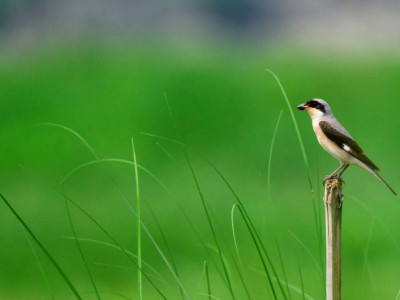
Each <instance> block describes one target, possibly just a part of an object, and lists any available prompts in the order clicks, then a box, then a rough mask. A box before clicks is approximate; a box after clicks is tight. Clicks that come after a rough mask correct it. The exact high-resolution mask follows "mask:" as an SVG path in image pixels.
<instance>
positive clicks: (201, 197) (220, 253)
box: [185, 152, 235, 299]
mask: <svg viewBox="0 0 400 300" xmlns="http://www.w3.org/2000/svg"><path fill="white" fill-rule="evenodd" d="M185 157H186V161H187V163H188V165H189V168H190V171H191V173H192V177H193V180H194V182H195V185H196V189H197V192H198V194H199V196H200V200H201V203H202V205H203V209H204V212H205V213H206V216H207V221H208V225H209V226H210V229H211V233H212V236H213V239H214V242H215V245H216V247H217V249H218V254H219V257H220V260H221V264H222V268H223V271H224V274H225V279H226V282H227V284H228V287H229V292H230V294H231V296H232V299H235V294H234V292H233V287H232V284H231V280H230V278H229V274H228V269H227V266H226V265H225V262H224V258H223V254H222V250H221V248H220V246H219V242H218V239H217V235H216V234H215V230H214V226H213V224H212V222H211V217H210V213H209V211H208V208H207V204H206V202H205V199H204V196H203V193H202V192H201V189H200V185H199V182H198V181H197V177H196V174H195V173H194V169H193V166H192V163H191V162H190V159H189V156H188V154H187V153H186V152H185Z"/></svg>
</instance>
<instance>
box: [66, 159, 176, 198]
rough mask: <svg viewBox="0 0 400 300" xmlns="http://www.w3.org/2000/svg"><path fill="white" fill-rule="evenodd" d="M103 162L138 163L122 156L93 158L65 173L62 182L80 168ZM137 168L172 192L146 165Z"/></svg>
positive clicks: (133, 164)
mask: <svg viewBox="0 0 400 300" xmlns="http://www.w3.org/2000/svg"><path fill="white" fill-rule="evenodd" d="M103 162H117V163H122V164H127V165H131V166H133V167H135V166H136V164H135V163H134V162H133V161H130V160H126V159H120V158H104V159H98V160H93V161H89V162H86V163H84V164H81V165H79V166H77V167H76V168H75V169H73V170H72V171H70V172H68V173H67V175H65V176H64V178H63V179H62V180H61V183H64V182H65V181H67V180H68V179H69V178H70V177H71V176H72V175H73V174H74V173H76V172H77V171H79V170H80V169H83V168H85V167H88V166H91V165H95V164H99V163H103ZM137 168H138V169H141V170H143V171H144V172H145V173H146V174H148V175H149V176H150V177H151V178H153V179H154V180H155V181H156V182H157V183H158V184H159V185H160V186H161V187H162V188H163V189H164V190H165V191H167V192H168V193H169V194H171V192H170V191H169V190H168V188H167V187H166V185H165V184H163V183H162V182H161V181H160V180H159V179H158V178H157V177H156V176H155V175H154V174H153V173H152V172H150V171H149V170H148V169H146V168H145V167H143V166H141V165H137Z"/></svg>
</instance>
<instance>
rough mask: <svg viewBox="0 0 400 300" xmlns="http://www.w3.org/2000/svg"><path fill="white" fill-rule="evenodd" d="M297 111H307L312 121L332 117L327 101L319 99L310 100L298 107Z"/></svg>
mask: <svg viewBox="0 0 400 300" xmlns="http://www.w3.org/2000/svg"><path fill="white" fill-rule="evenodd" d="M297 109H299V110H305V111H307V112H308V114H309V115H310V117H311V118H312V119H314V118H319V117H322V116H330V115H332V111H331V108H330V106H329V104H328V103H327V102H326V101H325V100H322V99H317V98H314V99H310V100H308V101H307V102H305V103H303V104H300V105H299V106H297Z"/></svg>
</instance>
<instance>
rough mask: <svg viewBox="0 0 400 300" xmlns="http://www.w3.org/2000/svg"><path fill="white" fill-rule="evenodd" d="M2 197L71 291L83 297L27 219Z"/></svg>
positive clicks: (78, 296) (1, 195)
mask: <svg viewBox="0 0 400 300" xmlns="http://www.w3.org/2000/svg"><path fill="white" fill-rule="evenodd" d="M0 197H1V199H2V200H3V202H4V203H5V204H6V205H7V207H8V208H9V209H10V210H11V212H12V213H13V214H14V216H15V217H16V218H17V220H18V221H19V222H20V223H21V225H22V226H23V227H24V228H25V229H26V231H27V232H28V233H29V235H30V236H31V237H32V238H33V240H34V241H35V242H36V244H37V245H38V246H39V247H40V249H41V250H42V251H43V253H44V254H45V255H46V256H47V258H48V259H49V260H50V261H51V263H52V264H53V266H54V267H55V268H56V269H57V271H58V273H60V275H61V277H62V278H63V279H64V281H65V282H66V283H67V285H68V286H69V288H70V289H71V291H72V292H73V293H74V295H75V297H76V298H77V299H82V298H81V296H80V295H79V293H78V291H77V290H76V288H75V286H74V285H73V284H72V282H71V281H70V279H69V278H68V276H67V275H66V274H65V273H64V271H63V270H62V269H61V267H60V266H59V265H58V263H57V262H56V261H55V259H54V258H53V257H52V256H51V255H50V253H49V252H48V251H47V250H46V248H45V247H44V246H43V244H42V243H41V242H40V241H39V239H38V238H37V237H36V235H35V234H34V233H33V232H32V230H31V229H30V228H29V226H28V225H27V224H26V223H25V221H24V220H23V219H22V218H21V217H20V215H19V214H18V213H17V212H16V211H15V209H14V208H13V207H12V206H11V204H10V203H9V202H8V201H7V199H6V198H5V197H4V196H3V194H1V193H0Z"/></svg>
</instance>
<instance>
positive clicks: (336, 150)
mask: <svg viewBox="0 0 400 300" xmlns="http://www.w3.org/2000/svg"><path fill="white" fill-rule="evenodd" d="M297 109H299V110H305V111H306V112H308V114H309V115H310V117H311V120H312V127H313V129H314V132H315V135H316V136H317V139H318V142H319V144H320V145H321V147H322V148H323V149H324V150H325V151H327V152H328V153H329V154H330V155H332V156H333V157H334V158H336V159H338V160H339V161H340V167H339V168H338V169H337V170H335V171H334V172H333V173H332V174H330V175H328V176H327V177H325V179H324V183H325V181H326V180H328V179H339V178H341V177H340V176H341V175H342V174H343V172H344V171H345V170H346V169H347V168H348V167H349V165H356V166H359V167H361V168H362V169H364V170H365V171H367V172H369V173H371V174H372V175H374V176H375V177H376V178H378V179H379V180H380V181H381V182H382V183H383V184H384V185H385V186H386V187H387V188H388V189H389V190H390V191H391V192H392V193H393V194H394V195H397V194H396V192H395V191H394V190H393V188H392V187H391V186H390V185H389V184H388V183H387V182H386V181H385V180H384V179H383V178H382V177H381V176H380V175H379V174H378V172H379V171H380V170H379V168H378V167H377V165H375V164H374V163H373V162H372V161H371V160H370V159H369V158H368V157H367V156H366V155H365V153H364V151H363V150H362V149H361V147H360V146H359V145H358V144H357V142H356V141H355V140H354V139H353V137H352V136H351V135H350V133H349V132H348V131H347V130H346V129H345V128H344V127H343V126H342V124H340V123H339V121H338V120H337V119H336V118H335V116H334V115H333V113H332V110H331V107H330V106H329V104H328V102H326V101H325V100H323V99H318V98H314V99H310V100H308V101H307V102H305V103H303V104H300V105H299V106H297Z"/></svg>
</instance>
